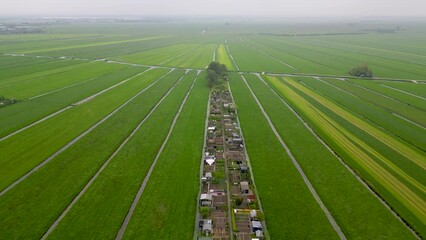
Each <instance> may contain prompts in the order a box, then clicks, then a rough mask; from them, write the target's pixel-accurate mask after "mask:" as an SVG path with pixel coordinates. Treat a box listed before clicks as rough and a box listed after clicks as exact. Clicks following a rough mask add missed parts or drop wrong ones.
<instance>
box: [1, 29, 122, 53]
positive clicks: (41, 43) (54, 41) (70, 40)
mask: <svg viewBox="0 0 426 240" xmlns="http://www.w3.org/2000/svg"><path fill="white" fill-rule="evenodd" d="M39 35H42V34H39ZM15 36H16V35H15ZM46 36H47V37H46V38H38V39H35V38H33V37H32V36H28V35H26V36H25V37H23V36H21V37H20V38H19V39H21V41H20V42H9V43H8V44H5V45H3V46H1V48H0V50H1V51H6V52H12V53H13V52H18V51H25V50H34V49H40V48H46V46H49V47H62V46H70V45H75V44H82V43H92V42H99V41H105V40H109V39H111V38H112V39H125V38H126V36H121V37H118V36H114V35H109V36H108V35H107V36H102V35H94V34H93V35H88V34H87V35H81V34H67V36H65V35H61V36H60V35H54V34H52V33H49V34H46ZM22 39H25V42H22ZM127 39H128V37H127ZM17 40H18V39H17Z"/></svg>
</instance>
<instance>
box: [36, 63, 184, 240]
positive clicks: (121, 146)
mask: <svg viewBox="0 0 426 240" xmlns="http://www.w3.org/2000/svg"><path fill="white" fill-rule="evenodd" d="M172 71H173V70H170V71H169V72H168V73H167V74H166V75H164V76H162V77H161V78H159V80H161V79H163V78H165V77H166V76H167V75H168V74H169V73H171V72H172ZM182 78H183V75H182V76H181V77H180V78H179V80H178V81H176V83H175V84H173V86H172V87H171V88H170V89H169V90H168V91H167V92H166V93H165V94H164V95H163V97H162V98H161V99H160V100H159V101H158V102H157V103H156V104H155V106H154V107H153V108H152V109H151V110H150V111H149V113H148V114H147V115H146V116H145V117H144V119H142V121H141V122H140V123H139V124H138V125H137V126H136V128H134V129H133V131H132V132H131V133H130V135H129V136H128V137H127V138H126V139H125V140H124V141H123V142H122V143H121V144H120V146H119V147H118V148H117V149H116V150H115V151H114V152H113V153H112V154H111V156H110V157H109V158H108V160H106V161H105V162H104V164H103V165H102V166H101V168H99V170H98V171H97V172H96V174H95V175H93V177H92V178H91V179H90V180H89V182H88V183H87V184H86V185H85V186H84V188H83V189H82V190H81V191H80V192H79V193H78V194H77V196H76V197H75V198H74V199H73V200H72V202H71V203H70V204H69V205H68V206H67V208H66V209H65V210H64V211H63V212H62V213H61V215H60V216H59V217H58V218H57V219H56V221H55V222H54V223H53V224H52V225H51V226H50V228H49V229H48V230H47V232H46V233H45V234H44V235H43V237H42V238H41V240H44V239H47V237H48V236H49V235H50V234H51V233H52V232H53V230H55V228H56V227H57V226H58V225H59V223H60V222H61V221H62V219H63V218H64V217H65V216H66V215H67V214H68V212H69V211H70V210H71V208H72V207H73V206H74V205H75V204H76V203H77V202H78V200H80V198H81V197H82V196H83V195H84V194H85V193H86V191H87V189H89V187H90V186H91V185H92V184H93V182H94V181H95V180H96V179H97V177H98V176H99V175H100V174H101V173H102V172H103V171H104V169H105V168H106V167H107V165H108V164H109V163H110V162H111V160H112V159H113V158H114V157H115V156H116V155H117V154H118V153H119V152H120V151H121V149H122V148H123V147H124V146H125V145H126V144H127V142H128V141H129V140H130V139H131V138H132V137H133V136H134V135H135V134H136V132H137V131H139V129H140V128H141V127H142V125H143V124H144V123H145V122H146V120H148V119H149V117H151V115H152V114H153V113H154V112H155V110H156V109H157V108H158V106H160V104H161V103H162V102H163V100H164V99H166V98H167V96H168V95H169V94H170V93H171V92H172V91H173V90H174V88H175V87H176V85H177V84H178V83H179V82H180V81H181V80H182Z"/></svg>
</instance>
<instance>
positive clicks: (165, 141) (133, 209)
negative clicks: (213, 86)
mask: <svg viewBox="0 0 426 240" xmlns="http://www.w3.org/2000/svg"><path fill="white" fill-rule="evenodd" d="M197 79H198V77H195V78H194V81H193V82H192V85H191V87H190V88H189V90H188V92H187V93H186V96H185V98H184V99H183V101H182V103H181V105H180V107H179V110H178V112H177V113H176V115H175V118H174V119H173V122H172V125H171V126H170V130H169V132H168V134H167V137H166V139H164V142H163V144H162V145H161V147H160V150H159V151H158V153H157V156H155V159H154V161H153V162H152V164H151V167H150V168H149V171H148V173H147V175H146V176H145V179H144V180H143V182H142V185H141V186H140V188H139V191H138V193H137V194H136V196H135V199H134V200H133V203H132V205H131V207H130V209H129V212H128V213H127V215H126V218H125V219H124V222H123V224H122V225H121V228H120V230H119V231H118V233H117V236H116V238H115V239H116V240H120V239H122V238H123V236H124V232H125V231H126V228H127V225H128V224H129V222H130V219H131V218H132V216H133V213H134V212H135V209H136V206H137V204H138V203H139V200H140V198H141V197H142V194H143V192H144V190H145V187H146V185H147V184H148V181H149V179H150V177H151V174H152V172H153V171H154V168H155V165H156V164H157V161H158V159H159V158H160V156H161V154H162V152H163V150H164V148H165V147H166V144H167V142H168V140H169V138H170V135H171V134H172V132H173V129H174V127H175V125H176V122H177V120H178V118H179V115H180V113H181V112H182V109H183V107H184V105H185V103H186V100H187V99H188V97H189V94H190V93H191V90H192V89H193V87H194V84H195V82H196V80H197Z"/></svg>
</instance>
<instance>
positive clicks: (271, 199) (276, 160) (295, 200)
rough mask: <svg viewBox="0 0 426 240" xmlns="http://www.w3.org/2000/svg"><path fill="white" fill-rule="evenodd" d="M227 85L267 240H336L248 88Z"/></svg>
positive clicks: (234, 82)
mask: <svg viewBox="0 0 426 240" xmlns="http://www.w3.org/2000/svg"><path fill="white" fill-rule="evenodd" d="M230 83H231V89H232V92H233V95H234V98H235V102H236V105H237V106H238V110H239V111H238V114H239V118H240V121H241V128H242V130H243V133H244V137H245V143H246V146H247V150H248V154H249V156H250V162H251V166H252V168H253V174H254V180H255V182H256V186H257V189H258V193H259V197H260V199H261V201H262V206H263V210H264V213H265V220H266V223H267V224H268V232H269V233H270V236H271V239H300V238H304V239H338V235H337V234H336V232H335V231H334V230H333V228H332V227H331V225H330V223H329V222H328V220H327V218H326V216H325V215H324V213H323V212H322V210H321V208H320V207H319V205H318V204H317V203H316V202H315V199H314V198H313V196H312V195H311V193H310V192H309V190H308V188H307V186H306V185H305V183H304V182H303V179H302V177H301V176H300V175H299V173H298V171H297V170H296V168H295V166H294V165H293V163H292V162H291V160H290V158H289V157H288V155H287V154H286V152H285V150H284V149H283V147H282V146H281V144H280V142H279V141H278V139H277V138H276V136H275V135H274V133H273V132H272V129H271V128H270V126H269V124H268V122H267V121H266V119H265V117H264V116H263V114H262V113H261V111H260V109H259V108H258V107H257V104H256V102H255V101H254V99H253V97H252V96H251V95H250V92H249V89H248V88H247V87H246V86H245V84H244V82H243V81H242V79H241V78H240V77H239V76H232V77H231V81H230Z"/></svg>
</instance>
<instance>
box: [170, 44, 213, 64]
mask: <svg viewBox="0 0 426 240" xmlns="http://www.w3.org/2000/svg"><path fill="white" fill-rule="evenodd" d="M215 48H216V45H214V44H206V45H205V46H203V47H201V48H198V49H197V50H195V51H194V52H190V53H188V54H185V55H183V56H181V57H178V58H176V59H174V60H172V61H170V62H167V63H166V64H165V65H167V66H173V67H189V68H200V69H204V68H206V67H207V66H208V65H209V63H210V62H211V61H212V59H213V51H214V50H215Z"/></svg>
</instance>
